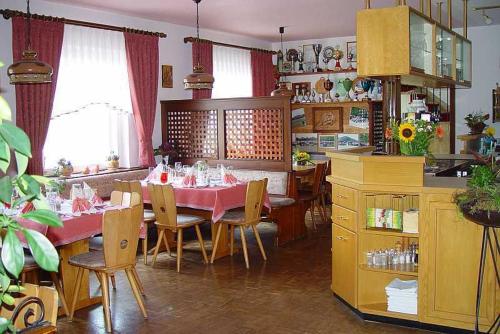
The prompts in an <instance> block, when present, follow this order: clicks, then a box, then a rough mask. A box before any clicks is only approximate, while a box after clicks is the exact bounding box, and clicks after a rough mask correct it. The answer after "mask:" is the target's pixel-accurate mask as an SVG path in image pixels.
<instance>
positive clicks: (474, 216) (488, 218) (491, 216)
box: [460, 204, 500, 228]
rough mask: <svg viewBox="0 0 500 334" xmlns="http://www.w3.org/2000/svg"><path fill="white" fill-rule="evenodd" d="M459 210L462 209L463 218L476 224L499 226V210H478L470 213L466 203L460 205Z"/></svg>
mask: <svg viewBox="0 0 500 334" xmlns="http://www.w3.org/2000/svg"><path fill="white" fill-rule="evenodd" d="M460 210H461V211H462V213H463V215H464V217H465V218H467V219H468V220H470V221H472V222H474V223H476V224H479V225H483V226H488V227H494V228H497V227H500V212H499V211H484V210H478V211H476V212H474V213H472V212H471V209H470V205H467V204H462V205H460Z"/></svg>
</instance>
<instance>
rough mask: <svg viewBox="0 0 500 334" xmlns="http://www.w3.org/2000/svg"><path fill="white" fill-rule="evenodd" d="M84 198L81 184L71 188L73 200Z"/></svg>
mask: <svg viewBox="0 0 500 334" xmlns="http://www.w3.org/2000/svg"><path fill="white" fill-rule="evenodd" d="M82 197H83V188H82V185H81V184H79V183H75V184H73V185H72V186H71V200H74V199H76V198H82Z"/></svg>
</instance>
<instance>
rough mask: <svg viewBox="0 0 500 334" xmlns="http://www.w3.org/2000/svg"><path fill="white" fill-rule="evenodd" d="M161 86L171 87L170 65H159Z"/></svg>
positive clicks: (172, 83) (172, 82) (172, 85)
mask: <svg viewBox="0 0 500 334" xmlns="http://www.w3.org/2000/svg"><path fill="white" fill-rule="evenodd" d="M161 86H162V87H163V88H173V87H174V81H173V78H172V65H161Z"/></svg>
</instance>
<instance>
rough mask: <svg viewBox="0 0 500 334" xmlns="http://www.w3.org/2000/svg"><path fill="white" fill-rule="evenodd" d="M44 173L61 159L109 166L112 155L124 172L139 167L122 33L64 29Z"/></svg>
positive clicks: (78, 163)
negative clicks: (116, 157)
mask: <svg viewBox="0 0 500 334" xmlns="http://www.w3.org/2000/svg"><path fill="white" fill-rule="evenodd" d="M64 29H65V30H64V40H63V47H62V54H61V63H60V65H59V78H58V82H57V90H56V94H55V98H54V108H53V111H52V118H51V122H50V126H49V132H48V135H47V141H46V143H45V147H44V159H45V167H46V168H47V167H52V166H55V165H56V163H57V161H58V160H59V159H60V158H66V159H67V160H70V161H71V162H72V164H73V165H75V166H87V165H92V164H97V163H99V164H104V163H105V160H106V156H107V155H108V154H109V153H110V151H114V152H116V153H118V154H119V155H120V165H121V166H122V167H130V166H136V165H137V163H138V142H137V135H136V131H135V124H134V119H133V115H132V105H131V99H130V90H129V83H128V74H127V58H126V52H125V40H124V37H123V34H122V33H121V32H116V31H107V30H100V29H92V28H85V27H77V26H72V25H65V28H64Z"/></svg>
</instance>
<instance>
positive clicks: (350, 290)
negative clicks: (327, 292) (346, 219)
mask: <svg viewBox="0 0 500 334" xmlns="http://www.w3.org/2000/svg"><path fill="white" fill-rule="evenodd" d="M332 235H333V242H332V290H333V292H335V293H336V294H337V295H338V296H339V297H340V298H342V299H343V300H345V301H346V302H347V303H349V304H350V305H352V306H354V307H356V284H357V283H356V282H357V281H356V276H357V275H356V268H357V267H356V266H357V264H356V243H357V242H356V234H354V233H352V232H351V231H348V230H346V229H345V228H343V227H341V226H338V225H336V224H333V229H332Z"/></svg>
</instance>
